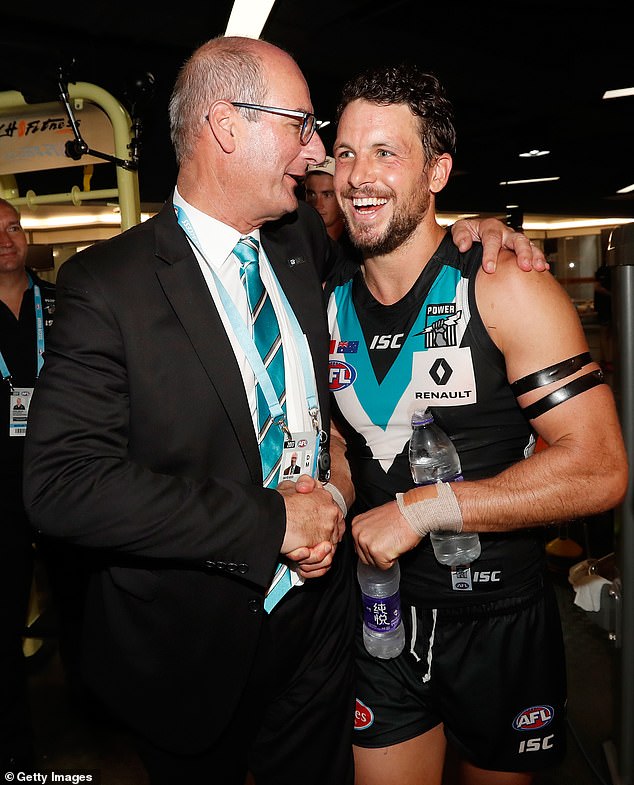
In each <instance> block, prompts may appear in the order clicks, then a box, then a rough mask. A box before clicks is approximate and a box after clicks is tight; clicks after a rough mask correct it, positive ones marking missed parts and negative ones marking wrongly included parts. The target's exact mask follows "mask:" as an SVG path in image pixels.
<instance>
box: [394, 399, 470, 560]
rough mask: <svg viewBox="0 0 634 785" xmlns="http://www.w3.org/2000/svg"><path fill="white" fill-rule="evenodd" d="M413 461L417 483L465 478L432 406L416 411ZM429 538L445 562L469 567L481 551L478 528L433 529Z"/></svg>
mask: <svg viewBox="0 0 634 785" xmlns="http://www.w3.org/2000/svg"><path fill="white" fill-rule="evenodd" d="M409 465H410V468H411V470H412V478H413V480H414V482H415V483H416V485H430V484H431V483H436V482H439V481H442V482H456V481H457V480H462V479H463V478H462V467H461V466H460V457H459V455H458V451H457V450H456V448H455V446H454V443H453V442H452V441H451V439H450V438H449V436H447V434H446V433H445V432H444V431H443V430H442V428H441V427H440V426H439V425H438V424H437V423H436V422H435V421H434V417H433V415H432V413H431V412H430V411H429V409H424V410H422V409H418V410H416V411H415V412H414V414H413V415H412V436H411V439H410V443H409ZM429 538H430V540H431V543H432V546H433V548H434V555H435V557H436V559H437V560H438V561H439V562H440V563H441V564H448V565H449V566H451V567H465V566H466V565H468V564H471V562H472V561H475V559H477V558H478V556H479V555H480V538H479V537H478V533H477V532H460V533H456V532H431V533H430V535H429Z"/></svg>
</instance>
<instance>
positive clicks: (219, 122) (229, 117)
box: [207, 101, 240, 153]
mask: <svg viewBox="0 0 634 785" xmlns="http://www.w3.org/2000/svg"><path fill="white" fill-rule="evenodd" d="M239 117H240V115H239V114H238V112H237V111H236V108H235V107H234V106H231V104H230V103H229V101H215V102H214V103H213V104H212V105H211V106H210V108H209V114H208V115H207V123H208V125H209V128H210V129H211V132H212V134H213V135H214V136H215V138H216V141H217V142H218V144H219V145H220V147H222V149H223V150H224V151H225V153H232V152H233V151H234V150H235V146H236V141H235V130H236V129H235V125H236V122H237V121H238V119H239Z"/></svg>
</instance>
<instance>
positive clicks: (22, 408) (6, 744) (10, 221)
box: [0, 199, 55, 772]
mask: <svg viewBox="0 0 634 785" xmlns="http://www.w3.org/2000/svg"><path fill="white" fill-rule="evenodd" d="M27 253H28V241H27V238H26V235H25V233H24V230H23V228H22V225H21V223H20V215H19V213H18V211H17V209H16V208H15V207H14V206H13V205H12V204H11V203H10V202H8V201H6V200H5V199H0V371H1V375H2V382H1V384H2V396H1V398H0V404H1V407H2V413H1V414H0V431H1V434H2V435H1V436H0V771H13V772H15V771H25V770H27V771H28V770H29V769H30V767H31V766H32V764H33V756H34V749H33V730H32V724H31V718H30V711H29V704H28V694H27V680H26V670H25V657H24V652H23V647H22V636H23V635H24V630H25V625H26V622H27V609H28V604H29V597H30V594H31V582H32V576H33V560H34V549H33V533H32V531H31V528H30V527H29V525H28V520H27V516H26V513H25V510H24V504H23V501H22V458H23V452H24V435H25V433H26V428H27V418H26V412H27V403H28V402H29V401H30V400H31V396H32V394H33V389H34V388H35V384H36V381H37V378H38V375H39V373H40V368H41V365H42V362H43V353H44V349H45V346H46V341H47V339H48V331H49V328H50V326H51V323H52V320H53V313H54V311H55V287H54V286H53V285H52V284H50V283H48V282H46V281H44V280H41V279H40V278H39V277H38V276H37V275H36V274H35V273H34V272H33V271H32V270H30V269H27V267H26V261H27ZM25 402H26V403H25Z"/></svg>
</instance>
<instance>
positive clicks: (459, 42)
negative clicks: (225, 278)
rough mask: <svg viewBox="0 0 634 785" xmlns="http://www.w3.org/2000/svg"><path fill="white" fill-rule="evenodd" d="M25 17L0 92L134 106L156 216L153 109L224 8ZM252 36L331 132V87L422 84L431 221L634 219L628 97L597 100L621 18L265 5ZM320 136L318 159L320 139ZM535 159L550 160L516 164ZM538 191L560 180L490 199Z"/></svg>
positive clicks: (613, 75)
mask: <svg viewBox="0 0 634 785" xmlns="http://www.w3.org/2000/svg"><path fill="white" fill-rule="evenodd" d="M37 5H38V3H37V2H29V3H18V2H15V1H14V2H13V3H12V4H11V7H10V8H9V9H6V10H3V12H2V19H1V21H0V52H1V53H2V58H1V62H2V72H1V73H0V90H8V89H12V90H19V91H21V92H22V93H23V94H24V95H25V97H26V98H27V100H54V98H55V80H56V75H57V69H58V67H59V66H60V65H63V66H64V67H66V68H67V73H68V74H69V76H70V78H71V80H74V81H82V82H93V83H95V84H97V85H99V86H100V87H103V88H104V89H106V90H108V91H109V92H111V93H112V94H113V95H114V96H115V97H117V98H118V99H119V100H121V101H122V102H123V103H124V104H126V105H127V106H128V108H130V105H129V102H130V100H131V99H133V100H135V101H136V107H137V109H141V110H142V118H143V136H142V148H141V163H140V170H139V180H140V188H141V199H142V201H143V202H161V201H163V200H164V199H165V198H166V197H167V195H168V194H169V191H170V188H171V186H172V184H173V182H174V177H175V164H174V157H173V154H172V150H171V147H170V144H169V137H168V127H167V101H168V96H169V93H170V90H171V87H172V84H173V82H174V78H175V75H176V72H177V69H178V68H179V66H180V64H181V63H182V62H183V60H184V59H185V58H186V57H187V56H188V55H189V54H190V52H191V51H192V50H193V49H194V48H195V47H196V46H197V45H198V44H199V43H202V42H203V41H204V40H206V39H207V38H211V37H213V36H215V35H219V34H222V33H223V32H224V30H225V27H226V24H227V21H228V18H229V14H230V10H231V6H232V2H231V0H215V1H214V2H208V3H205V4H204V5H201V7H202V10H200V11H199V10H194V9H193V6H194V5H198V4H190V5H189V7H188V6H185V5H184V4H180V3H173V4H172V5H171V6H170V7H169V8H168V10H167V11H166V12H161V11H159V10H158V4H155V3H142V2H137V3H131V2H130V3H126V4H125V5H123V4H116V3H108V4H106V3H98V2H93V3H92V4H75V5H72V4H69V3H67V4H61V3H58V4H53V3H47V4H46V6H45V8H44V9H43V10H39V11H38V10H37ZM104 8H107V10H104ZM262 37H263V38H265V39H267V40H269V41H272V42H273V43H276V44H278V45H280V46H283V47H284V48H285V49H287V50H289V51H290V52H291V53H292V54H293V55H294V56H295V57H296V59H297V61H298V62H299V64H300V66H301V68H302V69H303V71H304V73H305V75H306V77H307V79H308V83H309V85H310V87H311V92H312V99H313V103H314V106H315V111H316V114H317V116H318V117H319V118H320V119H327V118H330V119H332V118H334V110H335V106H336V103H337V97H338V93H339V89H340V87H341V85H342V83H343V82H344V81H345V80H346V79H347V78H349V77H350V76H353V75H354V74H356V73H357V72H358V71H360V70H362V69H363V68H364V67H366V66H369V65H375V64H380V63H390V62H400V61H413V62H416V63H417V64H418V65H419V66H421V67H422V68H424V69H425V70H429V71H433V72H435V73H436V74H437V75H438V76H439V77H440V79H441V80H442V81H443V82H444V84H445V86H446V88H447V91H448V93H449V96H450V98H451V99H452V101H453V103H454V107H455V110H456V119H457V128H458V152H457V156H456V160H455V162H454V173H453V175H452V178H451V180H450V183H449V185H448V187H447V189H446V190H445V192H443V194H442V195H441V198H440V201H439V205H438V206H439V208H440V209H441V210H447V211H454V210H455V211H474V212H493V213H501V214H504V212H505V209H506V205H507V204H510V203H512V204H518V205H520V210H521V211H523V212H525V213H549V214H564V215H571V214H578V215H598V216H607V215H610V216H613V215H617V216H625V217H634V193H633V194H626V195H620V196H619V195H616V191H617V190H618V189H619V188H623V187H624V186H627V185H629V184H631V183H634V97H629V98H619V99H614V100H602V95H603V92H604V91H605V90H606V89H616V88H623V87H630V86H632V85H634V57H633V55H632V49H633V38H634V36H633V34H632V28H631V25H630V24H629V22H628V21H627V20H626V18H625V8H624V6H623V5H622V4H621V3H612V2H600V3H596V4H593V7H588V6H587V5H586V4H578V3H569V2H565V3H557V2H549V3H541V2H531V3H529V2H512V0H507V1H506V2H504V3H499V2H495V1H494V0H491V1H489V2H486V3H469V4H464V6H463V5H462V4H460V3H458V4H456V3H448V2H445V3H438V2H437V3H435V4H434V5H431V4H426V3H424V2H421V1H420V0H419V1H418V2H416V1H412V0H392V1H391V2H390V1H389V0H387V1H386V2H383V3H377V2H370V1H369V0H315V2H302V1H301V0H277V2H276V3H275V5H274V7H273V10H272V12H271V15H270V16H269V19H268V22H267V24H266V26H265V28H264V31H263V33H262ZM146 73H151V74H152V76H153V80H154V88H153V92H152V94H151V96H150V95H149V94H147V93H146V94H144V95H143V94H142V95H141V98H139V94H138V93H137V92H136V89H135V87H134V85H135V83H137V82H139V80H140V79H142V77H143V75H144V74H146ZM322 136H323V138H324V142H325V144H326V147H327V148H328V147H329V146H330V145H331V144H332V141H333V137H334V133H333V126H330V127H329V128H327V129H325V130H324V132H323V134H322ZM0 143H1V140H0ZM535 148H540V149H546V150H550V151H551V152H550V155H547V156H543V157H540V158H534V159H524V158H520V157H519V153H520V152H524V151H527V150H531V149H535ZM107 168H108V169H109V168H110V167H97V169H99V170H105V169H107ZM73 171H74V170H72V169H71V170H58V172H57V173H55V177H56V178H57V179H58V180H59V179H60V178H62V177H66V178H69V177H71V176H72V175H73ZM50 176H52V175H50ZM100 176H103V177H106V176H107V175H106V174H103V175H101V174H100ZM546 176H559V177H560V178H561V179H560V180H559V181H557V182H554V183H544V184H532V185H523V186H506V187H502V186H500V185H499V182H500V181H507V180H514V179H525V178H529V177H546ZM46 177H47V175H20V176H19V177H18V184H19V187H20V191H21V193H23V192H25V191H26V189H27V188H30V187H34V185H35V186H36V187H34V190H36V191H37V187H40V188H41V187H45V186H42V185H41V184H42V182H43V180H44V179H45V178H46ZM38 178H39V180H38ZM77 182H78V181H77V177H76V176H75V180H74V182H73V183H70V185H68V186H66V185H65V186H64V190H67V189H69V188H70V186H71V185H73V184H75V183H77ZM79 182H81V181H79ZM93 187H104V186H102V185H100V184H98V183H97V184H93Z"/></svg>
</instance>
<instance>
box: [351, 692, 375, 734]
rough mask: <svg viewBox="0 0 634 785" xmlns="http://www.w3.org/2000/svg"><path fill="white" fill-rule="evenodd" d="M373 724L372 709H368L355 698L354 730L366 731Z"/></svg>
mask: <svg viewBox="0 0 634 785" xmlns="http://www.w3.org/2000/svg"><path fill="white" fill-rule="evenodd" d="M373 723H374V714H373V713H372V709H369V708H368V707H367V706H366V705H365V703H361V701H360V700H359V699H358V698H357V705H356V706H355V707H354V729H355V730H366V728H369V727H370V725H372V724H373Z"/></svg>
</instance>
